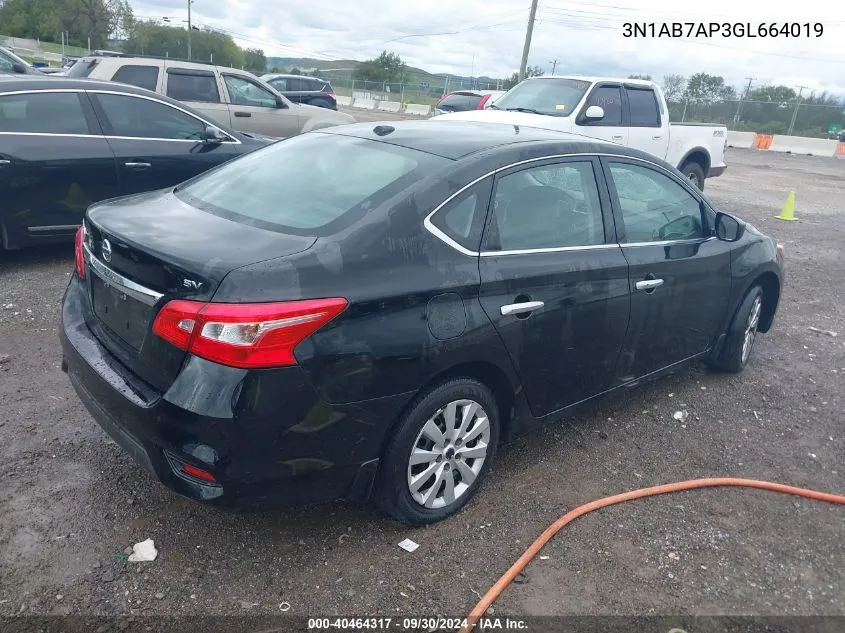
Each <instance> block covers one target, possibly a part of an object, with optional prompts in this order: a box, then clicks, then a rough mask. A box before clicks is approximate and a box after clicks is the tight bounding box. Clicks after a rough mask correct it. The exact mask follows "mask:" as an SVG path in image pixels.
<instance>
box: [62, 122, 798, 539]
mask: <svg viewBox="0 0 845 633" xmlns="http://www.w3.org/2000/svg"><path fill="white" fill-rule="evenodd" d="M783 279H784V277H783V255H782V250H781V248H780V247H779V246H778V245H777V244H776V243H775V242H774V241H773V240H772V239H770V238H769V237H766V236H765V235H763V234H761V233H759V232H758V231H757V230H756V229H755V228H754V227H752V226H751V225H748V224H746V223H745V222H743V221H741V220H739V219H737V218H735V217H732V216H730V215H727V214H724V213H721V212H719V211H718V210H717V209H715V208H714V207H713V205H712V204H711V203H710V202H709V201H708V200H707V199H706V198H704V197H702V194H701V193H700V192H699V191H698V190H697V189H696V188H694V187H693V186H691V185H690V183H689V182H687V181H686V180H685V179H684V177H683V175H682V174H681V173H679V172H678V171H677V170H675V169H674V168H672V167H670V166H668V165H667V164H665V163H663V162H660V161H659V160H658V159H656V158H654V157H652V156H650V155H648V154H645V153H642V152H638V151H635V150H631V149H626V148H623V147H620V146H618V145H612V144H607V143H604V142H600V141H596V140H593V139H585V138H583V137H575V136H569V135H564V134H557V133H553V132H549V131H545V130H532V129H530V128H520V127H515V126H506V125H498V124H488V123H465V122H454V123H452V122H450V123H445V124H436V123H433V122H430V121H422V122H410V121H403V122H392V123H390V124H384V123H383V124H377V125H375V126H374V125H373V124H356V125H352V126H345V127H337V128H329V129H327V130H320V131H319V132H314V133H309V134H305V135H301V136H298V137H294V138H292V139H289V140H285V141H280V142H278V143H276V144H274V145H272V146H270V147H267V148H264V149H261V150H258V151H256V152H253V153H252V154H250V155H247V156H244V157H242V158H239V159H236V160H234V161H232V162H230V163H228V164H226V165H224V166H222V167H220V168H219V169H216V170H214V171H212V172H209V173H207V174H204V175H201V176H198V177H196V178H194V179H192V180H190V181H188V182H186V183H184V184H181V185H179V186H177V187H174V188H171V189H168V190H165V191H159V192H155V193H148V194H142V195H137V196H133V197H130V198H124V199H120V200H115V201H111V202H107V203H103V204H98V205H94V206H92V207H91V208H90V209H89V210H88V212H87V214H86V217H85V222H84V225H83V227H82V228H80V231H79V234H78V240H77V260H76V272H75V274H74V275H73V277H72V280H71V281H70V284H69V286H68V288H67V292H66V295H65V297H64V300H63V306H62V312H61V328H60V333H61V334H60V335H61V340H62V345H63V349H64V363H63V366H64V368H65V370H66V371H67V372H68V374H69V376H70V379H71V382H72V383H73V386H74V387H75V388H76V392H77V393H78V394H79V397H80V398H81V399H82V401H83V402H84V403H85V405H86V406H87V408H88V410H89V411H90V412H91V414H92V415H93V417H94V418H95V419H96V420H97V421H98V422H99V423H100V425H102V426H103V428H104V429H105V430H106V431H107V432H108V433H109V434H110V435H111V436H112V437H113V438H114V439H115V440H116V441H117V442H118V443H120V444H121V445H122V446H123V447H124V448H125V449H126V450H127V451H128V452H129V453H131V454H132V455H133V456H134V457H135V458H136V459H137V461H138V462H140V463H141V464H142V465H143V466H144V467H146V468H147V469H148V470H149V471H151V472H153V473H154V474H155V475H156V476H157V477H158V478H159V479H160V480H161V481H163V482H164V483H165V484H166V485H167V486H169V487H171V488H172V489H174V490H176V491H178V492H180V493H182V494H184V495H187V496H188V497H191V498H193V499H196V500H202V501H210V502H218V503H235V502H247V501H248V502H250V503H255V502H270V501H272V502H283V503H302V502H310V501H317V500H326V499H333V498H338V497H347V498H357V499H364V498H371V497H372V498H374V499H375V500H376V501H377V502H378V504H379V505H380V506H381V507H382V508H383V509H384V510H386V511H387V512H388V513H389V514H390V515H392V516H393V517H395V518H396V519H398V520H400V521H404V522H407V523H410V524H425V523H430V522H433V521H436V520H439V519H443V518H444V517H447V516H449V515H451V514H452V513H454V512H455V511H456V510H458V508H460V507H461V506H462V505H464V504H465V503H466V502H467V500H468V499H469V498H470V497H471V496H472V494H473V493H474V492H475V490H476V488H477V487H478V485H479V483H480V482H481V480H482V479H483V477H484V475H485V473H486V472H487V470H488V469H489V468H490V463H491V462H492V460H493V457H494V454H495V452H496V447H497V445H498V444H499V443H500V442H501V441H503V440H505V439H508V438H511V437H513V436H514V435H515V434H517V433H520V432H522V431H523V430H525V429H527V428H529V427H530V426H531V425H532V424H534V423H536V422H539V421H545V420H555V419H557V418H559V416H561V415H562V414H565V413H566V412H567V410H568V409H570V408H571V407H573V406H574V405H576V404H578V403H581V402H584V401H586V400H588V399H591V398H595V397H597V396H600V395H602V394H607V393H609V392H613V391H617V390H622V389H625V388H628V387H631V386H634V385H636V384H638V383H640V382H642V381H644V380H646V379H650V378H654V377H656V376H658V375H660V374H661V373H663V372H665V371H666V370H669V369H672V368H675V367H677V366H678V365H679V364H681V363H684V362H689V361H692V360H695V359H703V360H705V361H707V362H708V363H709V364H710V365H711V366H712V367H714V368H718V369H720V370H726V371H730V372H738V371H740V370H742V369H743V368H744V367H745V365H746V363H747V362H748V360H749V355H750V353H751V349H752V346H753V344H754V341H755V338H756V336H757V334H758V332H766V331H768V330H769V329H770V328H771V327H772V322H773V320H774V317H775V312H776V310H777V307H778V301H779V297H780V292H781V285H782V283H783Z"/></svg>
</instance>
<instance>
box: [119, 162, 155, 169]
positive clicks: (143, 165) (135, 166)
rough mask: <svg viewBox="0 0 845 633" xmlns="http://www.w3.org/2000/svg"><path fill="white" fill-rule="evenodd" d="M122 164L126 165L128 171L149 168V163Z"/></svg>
mask: <svg viewBox="0 0 845 633" xmlns="http://www.w3.org/2000/svg"><path fill="white" fill-rule="evenodd" d="M123 164H124V165H126V166H127V167H129V168H130V169H148V168H149V167H150V166H151V165H150V164H149V163H142V162H132V161H130V162H128V163H123Z"/></svg>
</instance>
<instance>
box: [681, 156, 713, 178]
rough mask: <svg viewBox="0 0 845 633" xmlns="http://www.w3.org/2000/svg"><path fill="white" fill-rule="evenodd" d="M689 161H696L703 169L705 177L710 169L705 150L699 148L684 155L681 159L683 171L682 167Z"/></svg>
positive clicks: (708, 158)
mask: <svg viewBox="0 0 845 633" xmlns="http://www.w3.org/2000/svg"><path fill="white" fill-rule="evenodd" d="M689 163H698V164H699V165H701V169H703V170H704V177H705V178H706V177H707V173H708V172H709V171H710V157H709V156H708V155H707V152H705V151H704V150H700V149H699V150H695V151H694V152H691V153H690V154H689V155H687V156H685V157H684V160H682V161H681V170H682V171H683V168H684V167H686V166H687V165H688V164H689Z"/></svg>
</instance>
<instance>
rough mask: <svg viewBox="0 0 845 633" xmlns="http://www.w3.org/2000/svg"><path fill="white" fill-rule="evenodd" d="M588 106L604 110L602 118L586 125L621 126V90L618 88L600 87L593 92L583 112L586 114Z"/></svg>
mask: <svg viewBox="0 0 845 633" xmlns="http://www.w3.org/2000/svg"><path fill="white" fill-rule="evenodd" d="M590 106H599V107H600V108H601V109H602V110H604V118H603V119H601V120H600V121H594V122H590V123H588V125H622V90H621V89H620V88H619V86H600V87H598V88H596V89H595V90H593V92H592V94H591V95H590V97H589V98H588V99H587V103H585V104H584V110H583V111H584V112H586V111H587V108H589V107H590Z"/></svg>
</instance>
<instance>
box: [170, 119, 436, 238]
mask: <svg viewBox="0 0 845 633" xmlns="http://www.w3.org/2000/svg"><path fill="white" fill-rule="evenodd" d="M450 162H451V161H449V160H448V159H446V158H442V157H440V156H434V155H432V154H426V153H424V152H418V151H416V150H411V149H407V148H404V147H398V146H396V145H389V144H386V143H379V142H376V141H370V140H365V139H359V138H354V137H349V136H341V135H339V134H324V133H310V134H303V135H301V136H295V137H293V138H290V139H287V140H284V141H279V142H277V143H274V144H272V145H269V146H268V147H265V148H262V149H259V150H256V151H254V152H251V153H249V154H247V155H245V156H242V157H240V158H237V159H234V160H232V161H230V162H228V163H226V164H225V165H223V166H222V167H219V168H217V169H214V170H211V171H209V172H206V173H205V174H202V175H200V176H198V177H196V178H194V179H193V180H190V181H188V182H186V183H185V184H183V185H180V186H179V187H178V188H177V189H176V195H177V196H178V197H179V198H180V199H182V200H184V201H185V202H187V203H188V204H191V205H192V206H195V207H197V208H199V209H202V210H204V211H207V212H209V213H214V214H216V215H220V216H223V217H226V218H228V219H230V220H233V221H236V222H241V223H244V224H251V225H254V226H259V227H262V228H268V229H270V230H292V232H302V233H307V234H315V233H318V234H327V233H330V232H331V230H332V229H333V228H334V225H333V226H331V227H328V225H330V224H333V223H334V222H335V221H336V220H340V218H341V217H344V216H347V214H351V215H352V216H355V217H359V216H360V215H363V214H365V213H367V212H369V211H370V210H372V209H374V208H376V207H377V206H379V205H380V204H382V203H384V202H385V201H386V200H388V199H389V198H390V197H392V196H394V195H396V194H398V193H401V192H402V191H404V190H405V189H407V188H408V187H410V186H411V185H412V184H414V183H416V182H417V181H419V180H420V179H421V178H425V177H426V176H428V175H430V174H432V173H434V172H435V171H437V170H439V169H441V168H442V167H444V166H445V165H447V164H449V163H450ZM352 220H354V217H353V218H350V221H352ZM338 224H340V223H338ZM343 224H346V223H343Z"/></svg>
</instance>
